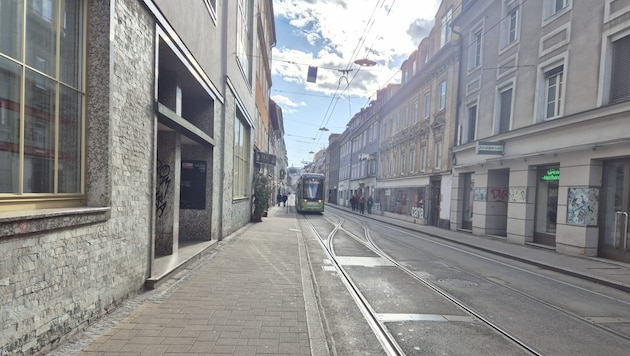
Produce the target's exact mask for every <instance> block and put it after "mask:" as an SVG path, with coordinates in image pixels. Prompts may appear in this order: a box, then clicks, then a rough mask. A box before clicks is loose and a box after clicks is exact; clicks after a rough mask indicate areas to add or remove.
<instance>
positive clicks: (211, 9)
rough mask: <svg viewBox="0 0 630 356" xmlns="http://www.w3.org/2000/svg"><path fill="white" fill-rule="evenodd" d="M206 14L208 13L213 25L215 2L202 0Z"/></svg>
mask: <svg viewBox="0 0 630 356" xmlns="http://www.w3.org/2000/svg"><path fill="white" fill-rule="evenodd" d="M203 2H204V4H205V5H206V8H207V9H208V12H209V13H210V17H211V18H212V21H214V23H215V25H216V23H217V0H203Z"/></svg>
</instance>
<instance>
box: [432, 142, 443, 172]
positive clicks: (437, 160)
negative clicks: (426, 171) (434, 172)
mask: <svg viewBox="0 0 630 356" xmlns="http://www.w3.org/2000/svg"><path fill="white" fill-rule="evenodd" d="M433 150H434V151H433V168H435V169H440V168H442V141H438V142H436V143H435V144H434V145H433Z"/></svg>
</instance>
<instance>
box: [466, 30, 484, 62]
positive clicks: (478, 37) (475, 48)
mask: <svg viewBox="0 0 630 356" xmlns="http://www.w3.org/2000/svg"><path fill="white" fill-rule="evenodd" d="M470 42H471V43H470V52H468V69H469V70H472V69H475V68H478V67H480V66H481V52H482V49H483V29H478V30H477V31H475V32H474V33H473V34H472V36H471V41H470Z"/></svg>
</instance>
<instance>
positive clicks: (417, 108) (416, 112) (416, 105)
mask: <svg viewBox="0 0 630 356" xmlns="http://www.w3.org/2000/svg"><path fill="white" fill-rule="evenodd" d="M419 115H420V103H419V102H418V100H416V101H414V103H413V123H414V124H417V123H418V116H419Z"/></svg>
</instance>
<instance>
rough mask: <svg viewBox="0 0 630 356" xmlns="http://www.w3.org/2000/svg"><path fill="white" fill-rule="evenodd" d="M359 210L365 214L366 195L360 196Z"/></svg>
mask: <svg viewBox="0 0 630 356" xmlns="http://www.w3.org/2000/svg"><path fill="white" fill-rule="evenodd" d="M359 212H360V213H361V214H365V197H361V198H359Z"/></svg>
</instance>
